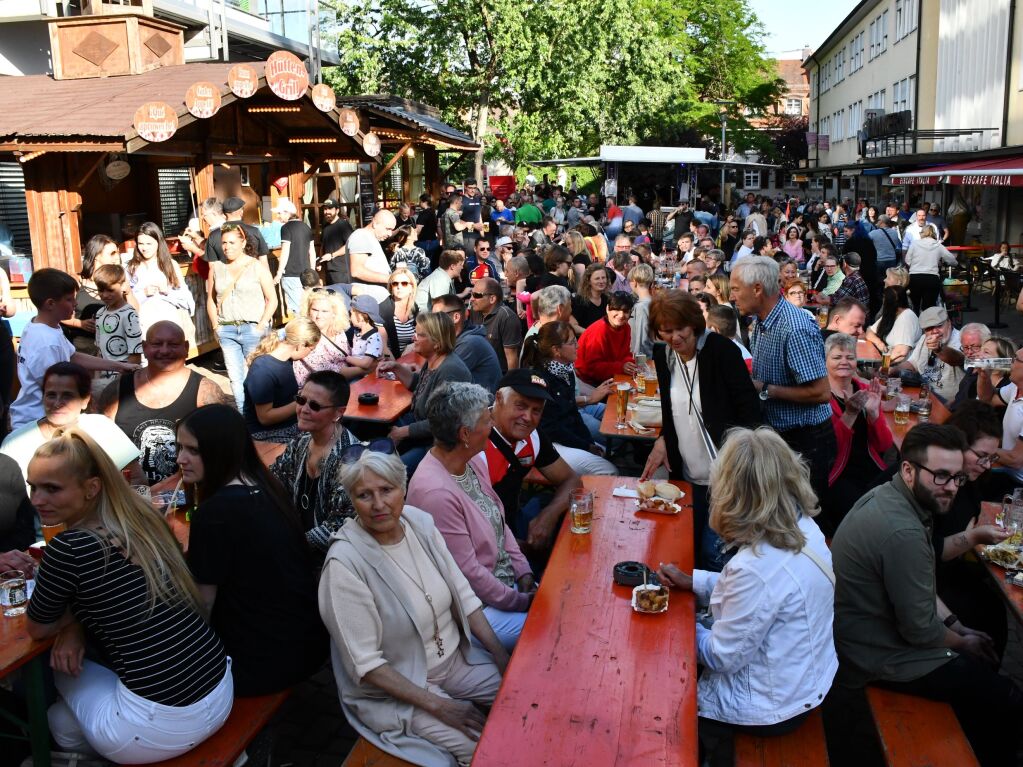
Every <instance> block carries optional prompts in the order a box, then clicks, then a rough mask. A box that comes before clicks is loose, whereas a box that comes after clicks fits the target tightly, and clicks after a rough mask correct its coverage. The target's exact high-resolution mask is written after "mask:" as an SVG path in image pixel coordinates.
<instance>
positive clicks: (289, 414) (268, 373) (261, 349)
mask: <svg viewBox="0 0 1023 767" xmlns="http://www.w3.org/2000/svg"><path fill="white" fill-rule="evenodd" d="M319 342H320V329H319V328H318V327H316V323H314V322H313V321H312V320H310V319H308V318H306V317H299V318H297V319H294V320H292V321H291V322H289V323H288V324H287V325H285V326H284V340H281V337H280V336H279V335H277V334H276V333H270V334H268V335H266V336H264V337H263V339H262V340H261V341H260V342H259V346H257V347H256V349H255V351H254V352H252V354H250V355H249V359H248V364H249V373H248V375H247V376H245V409H244V410H243V413H244V415H245V421H246V423H247V424H248V426H249V431H250V432H251V434H252V438H253V439H261V440H265V441H268V442H282V443H285V442H289V441H290V440H291V439H292V438H294V437H295V436H296V435H297V434H298V426H297V421H296V416H295V395H296V394H298V381H296V380H295V367H294V363H295V362H297V361H298V360H302V359H305V358H306V357H308V356H309V355H310V354H311V353H312V351H313V349H315V348H316V344H318V343H319Z"/></svg>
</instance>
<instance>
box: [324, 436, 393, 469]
mask: <svg viewBox="0 0 1023 767" xmlns="http://www.w3.org/2000/svg"><path fill="white" fill-rule="evenodd" d="M367 452H369V453H381V454H382V455H394V454H395V453H396V452H397V449H396V448H395V446H394V443H393V442H392V441H391V440H389V439H386V438H385V439H375V440H373V441H372V442H368V443H366V444H365V445H364V444H362V443H361V442H358V443H356V444H354V445H349V446H348V447H346V448H345V449H344V450H342V451H341V455H340V456H338V457H339V458H340V459H341V463H355V462H356V461H358V460H359V459H360V458H362V456H363V454H364V453H367Z"/></svg>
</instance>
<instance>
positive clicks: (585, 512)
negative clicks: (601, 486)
mask: <svg viewBox="0 0 1023 767" xmlns="http://www.w3.org/2000/svg"><path fill="white" fill-rule="evenodd" d="M569 509H570V512H571V514H572V532H573V533H580V534H582V533H588V532H590V528H591V527H592V526H593V493H591V492H590V491H589V490H573V491H572V498H571V501H570V505H569Z"/></svg>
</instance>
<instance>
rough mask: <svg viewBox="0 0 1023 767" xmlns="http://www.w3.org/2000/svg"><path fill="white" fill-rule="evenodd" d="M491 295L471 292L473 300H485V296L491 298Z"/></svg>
mask: <svg viewBox="0 0 1023 767" xmlns="http://www.w3.org/2000/svg"><path fill="white" fill-rule="evenodd" d="M492 295H494V294H493V293H477V292H475V291H473V294H472V297H473V298H486V297H487V296H492Z"/></svg>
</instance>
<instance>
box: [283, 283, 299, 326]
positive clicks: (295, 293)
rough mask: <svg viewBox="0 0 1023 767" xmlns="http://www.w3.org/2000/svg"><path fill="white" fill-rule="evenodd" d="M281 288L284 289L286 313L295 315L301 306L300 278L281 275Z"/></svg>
mask: <svg viewBox="0 0 1023 767" xmlns="http://www.w3.org/2000/svg"><path fill="white" fill-rule="evenodd" d="M281 288H282V289H283V290H284V303H285V305H286V306H287V308H288V314H290V315H291V316H292V317H297V316H298V310H299V307H301V306H302V280H301V278H299V277H281Z"/></svg>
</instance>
